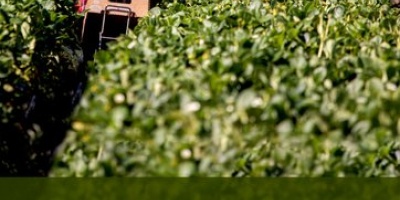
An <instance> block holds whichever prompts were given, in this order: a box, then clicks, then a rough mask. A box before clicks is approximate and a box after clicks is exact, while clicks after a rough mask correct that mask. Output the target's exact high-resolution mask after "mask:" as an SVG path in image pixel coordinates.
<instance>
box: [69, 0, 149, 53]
mask: <svg viewBox="0 0 400 200" xmlns="http://www.w3.org/2000/svg"><path fill="white" fill-rule="evenodd" d="M155 3H156V1H155V0H78V2H77V4H76V5H75V6H76V11H77V12H79V13H83V14H84V18H83V22H82V28H81V40H82V48H83V54H84V57H85V60H92V59H93V54H94V53H95V51H96V50H97V49H103V48H105V47H106V45H105V44H106V43H107V42H108V41H111V40H115V39H116V38H117V37H118V36H120V35H122V34H127V33H128V30H129V29H132V28H134V27H135V26H136V25H137V22H138V19H139V18H141V17H144V16H146V15H147V13H148V11H149V9H150V8H151V7H152V6H154V5H155Z"/></svg>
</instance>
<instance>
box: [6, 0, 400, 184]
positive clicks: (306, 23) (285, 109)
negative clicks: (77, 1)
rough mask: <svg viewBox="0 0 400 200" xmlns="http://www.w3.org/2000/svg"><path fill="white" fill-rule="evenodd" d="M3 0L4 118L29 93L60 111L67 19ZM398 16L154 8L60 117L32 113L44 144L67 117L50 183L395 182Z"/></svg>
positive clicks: (270, 3)
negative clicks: (148, 179)
mask: <svg viewBox="0 0 400 200" xmlns="http://www.w3.org/2000/svg"><path fill="white" fill-rule="evenodd" d="M11 1H13V0H11ZM9 2H10V1H9V0H0V5H1V7H0V41H1V43H0V47H1V49H0V64H1V66H0V67H2V68H1V71H0V89H2V91H1V92H0V97H1V95H3V94H7V95H11V94H12V95H11V96H12V98H15V99H21V100H20V101H21V102H22V103H21V104H20V105H19V104H18V105H13V104H12V103H10V102H7V101H0V105H1V109H0V111H1V110H2V113H0V117H1V120H2V121H1V122H2V123H6V122H7V120H10V119H11V121H12V120H14V118H13V117H14V116H13V115H11V114H12V113H13V112H14V114H15V112H17V111H18V116H23V115H24V114H25V115H26V105H27V104H26V103H27V102H29V101H33V100H32V98H31V97H30V96H29V95H30V94H31V93H32V94H37V92H39V93H40V94H42V95H43V96H45V97H44V98H43V99H44V100H43V102H44V103H42V104H43V105H42V106H43V107H46V105H48V103H47V102H48V101H50V100H54V99H56V100H57V99H58V101H57V102H58V103H53V104H51V109H52V110H57V108H62V107H65V105H64V104H61V103H59V102H64V100H62V99H65V98H67V97H68V98H69V97H71V94H72V96H73V93H69V90H68V91H64V92H62V93H61V92H60V94H58V95H61V97H59V98H56V97H57V91H59V90H61V88H63V87H64V86H65V82H63V81H62V80H63V79H60V77H61V76H63V74H64V75H65V73H67V74H68V73H69V77H70V79H71V80H69V81H72V82H73V81H74V80H75V75H74V74H75V73H76V68H77V67H76V63H73V62H71V60H72V61H73V59H71V58H68V59H67V58H66V57H63V55H65V52H66V50H65V48H64V47H63V46H69V48H71V47H70V46H73V44H76V43H77V41H76V38H74V35H73V33H72V32H73V28H72V27H73V26H74V22H73V20H75V17H76V16H73V15H71V16H68V14H65V13H68V12H70V13H71V12H72V11H71V10H69V9H66V8H64V7H62V6H61V5H62V4H61V5H60V3H59V2H58V1H55V2H58V3H56V4H55V5H54V4H47V3H49V2H52V1H50V0H35V1H34V0H23V1H21V3H18V4H17V6H7V5H8V3H9ZM32 2H36V3H32ZM37 2H40V5H47V6H48V7H56V11H58V12H54V11H49V9H45V8H42V7H41V6H39V3H37ZM68 2H71V1H68ZM69 5H72V4H69ZM15 9H17V10H22V11H23V12H22V11H21V12H20V13H21V14H20V15H16V14H15V15H14V14H13V13H14V12H13V11H15ZM50 10H51V9H50ZM60 10H61V11H62V12H60ZM24 13H25V14H24ZM26 13H28V14H26ZM29 13H30V14H29ZM43 14H45V15H43ZM42 16H44V18H43V19H45V20H41V19H42ZM399 16H400V9H397V8H391V7H390V1H389V0H341V1H339V0H325V1H321V0H304V1H301V0H300V1H299V0H163V1H161V2H160V3H159V5H158V6H157V7H155V8H153V9H152V10H151V11H150V13H149V16H148V17H144V18H142V19H141V20H140V22H139V24H138V26H136V27H135V28H134V29H133V30H132V31H130V33H129V34H128V35H127V36H124V37H120V38H119V39H118V40H117V41H116V42H112V43H109V48H108V49H107V50H103V51H99V52H97V53H96V55H95V61H94V62H93V63H91V64H90V65H89V68H88V70H89V71H90V77H89V80H88V85H87V88H86V91H85V93H84V95H83V97H82V100H81V101H80V104H79V105H78V107H76V109H75V111H74V113H73V114H72V116H71V119H69V118H68V119H66V115H67V114H68V113H66V114H65V115H60V116H58V117H59V119H60V120H61V121H57V120H56V119H54V117H53V116H50V114H49V116H47V115H44V114H43V115H42V114H41V113H40V112H39V113H37V114H36V115H35V116H46V117H48V120H47V121H46V120H44V121H40V122H38V123H39V125H40V123H42V124H43V125H46V124H49V123H53V122H54V124H55V125H54V126H53V128H49V129H48V130H45V131H47V132H46V134H47V135H48V134H50V135H51V133H53V134H59V132H58V131H57V129H56V128H54V127H58V126H59V125H57V123H59V122H60V123H61V122H62V123H61V124H65V123H69V121H71V128H70V130H69V131H68V134H67V137H66V138H65V140H63V143H62V145H61V146H59V148H58V151H57V155H56V158H55V161H54V164H53V166H52V168H51V172H50V176H52V177H105V176H121V177H143V176H156V177H160V176H162V177H171V176H173V177H176V176H179V177H354V176H356V177H376V176H379V177H381V176H394V177H397V176H399V175H400V140H399V139H400V138H399V133H400V88H399V85H400V17H399ZM10 20H11V21H10ZM41 30H42V31H41ZM10 33H12V34H10ZM43 33H44V34H43ZM13 34H14V35H13ZM49 38H52V39H53V40H52V39H49ZM10 41H11V42H10ZM48 41H50V42H48ZM43 45H44V46H43ZM67 52H70V51H67ZM70 53H71V52H70ZM10 58H13V59H10ZM60 59H61V61H60ZM41 66H42V68H41ZM57 66H60V67H61V66H62V67H61V68H58V67H57ZM47 69H48V70H47ZM15 77H17V78H15ZM13 81H14V82H13ZM67 82H68V81H67ZM21 83H22V84H25V85H26V87H30V88H34V89H31V90H28V91H29V92H30V93H29V94H28V93H25V92H26V91H27V90H22V89H21V91H20V90H19V89H18V87H13V86H16V85H21ZM68 83H69V82H68ZM68 87H69V86H68ZM72 87H75V85H74V84H72V83H71V88H72ZM66 90H67V89H66ZM18 91H19V92H18ZM22 93H23V94H24V95H25V96H24V95H22V96H21V95H20V94H22ZM54 93H55V94H56V96H54ZM47 94H48V95H47ZM26 95H28V96H26ZM46 95H47V96H46ZM62 95H64V96H62ZM1 98H2V97H1ZM1 98H0V100H1ZM64 103H65V102H64ZM21 110H22V111H21ZM54 112H56V111H54ZM10 113H11V114H10ZM21 113H22V114H21ZM29 119H31V118H29ZM32 120H33V122H32V123H33V124H34V125H32V127H33V128H32V130H33V132H32V130H31V132H29V133H30V136H31V138H34V139H36V137H39V138H40V134H37V133H36V132H40V130H39V129H40V128H37V126H36V125H35V123H36V122H35V120H34V118H32ZM56 122H57V123H56ZM15 124H16V125H15ZM15 124H14V125H15V126H14V127H20V126H22V127H23V126H24V124H22V125H21V124H18V123H15ZM0 125H1V124H0ZM1 127H2V126H0V128H1ZM29 127H30V126H29ZM0 131H2V130H0ZM35 131H36V132H35ZM2 134H3V133H2ZM3 135H4V134H3ZM32 135H33V136H32ZM48 137H50V138H51V137H52V136H48ZM34 139H31V140H30V141H31V143H30V144H35V145H38V146H40V144H41V143H40V142H38V143H36V142H32V141H35V140H34ZM2 140H3V137H0V141H2ZM39 141H40V140H39ZM39 149H40V148H39ZM4 152H5V153H4ZM7 152H8V150H7V149H6V148H0V155H3V154H1V153H4V155H6V154H7ZM32 155H33V154H32ZM32 155H31V154H29V155H28V157H29V156H30V157H32ZM34 155H35V156H36V154H34ZM40 155H42V154H40ZM1 159H3V158H1ZM2 161H3V160H2ZM1 165H3V163H2V164H1ZM1 165H0V169H1ZM7 166H10V165H7ZM11 166H12V165H11ZM0 171H1V170H0ZM0 175H1V174H0Z"/></svg>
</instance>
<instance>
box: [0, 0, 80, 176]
mask: <svg viewBox="0 0 400 200" xmlns="http://www.w3.org/2000/svg"><path fill="white" fill-rule="evenodd" d="M72 3H73V2H72V1H63V2H58V1H53V0H0V144H1V146H0V175H1V176H9V175H13V176H28V175H29V176H36V175H46V174H47V172H48V170H49V167H50V166H51V162H50V160H51V159H52V154H53V151H54V148H55V147H56V146H57V145H58V144H59V143H60V142H61V141H62V139H63V138H64V135H65V130H66V129H68V122H67V121H68V120H67V119H68V117H69V115H70V113H71V111H72V109H73V107H74V104H76V102H77V100H78V99H77V97H78V96H79V95H76V92H75V91H76V88H77V87H78V86H79V85H78V84H79V83H78V81H79V80H81V82H82V80H83V77H84V73H83V68H81V67H80V66H81V65H80V64H81V63H82V62H81V61H80V59H81V56H80V55H79V47H78V45H79V44H78V42H77V38H76V37H75V28H74V27H75V24H74V23H75V21H76V18H75V17H74V15H71V13H73V6H72V5H73V4H72ZM73 98H75V99H77V100H74V99H73Z"/></svg>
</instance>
